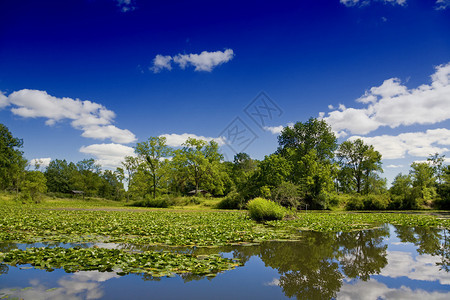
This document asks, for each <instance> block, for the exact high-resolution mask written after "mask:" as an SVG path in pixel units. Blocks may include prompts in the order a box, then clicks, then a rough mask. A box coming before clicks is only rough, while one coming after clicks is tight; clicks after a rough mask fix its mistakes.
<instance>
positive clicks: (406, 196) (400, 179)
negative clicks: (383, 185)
mask: <svg viewBox="0 0 450 300" xmlns="http://www.w3.org/2000/svg"><path fill="white" fill-rule="evenodd" d="M389 193H390V194H391V198H392V200H393V205H394V208H412V207H413V206H414V205H413V204H412V203H411V202H412V178H411V176H410V175H403V174H402V173H400V174H398V175H397V176H395V178H394V181H393V182H392V186H391V188H390V189H389Z"/></svg>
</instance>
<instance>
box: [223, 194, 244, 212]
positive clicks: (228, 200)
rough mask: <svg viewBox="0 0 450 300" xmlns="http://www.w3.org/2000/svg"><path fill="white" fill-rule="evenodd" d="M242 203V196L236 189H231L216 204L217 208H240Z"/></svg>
mask: <svg viewBox="0 0 450 300" xmlns="http://www.w3.org/2000/svg"><path fill="white" fill-rule="evenodd" d="M243 205H244V198H243V197H242V196H241V195H240V194H239V193H238V192H236V191H231V192H230V193H229V194H228V195H226V196H225V197H224V198H223V199H222V200H221V201H220V202H219V203H218V204H217V208H219V209H241V208H242V207H243Z"/></svg>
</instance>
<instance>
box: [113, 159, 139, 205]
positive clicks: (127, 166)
mask: <svg viewBox="0 0 450 300" xmlns="http://www.w3.org/2000/svg"><path fill="white" fill-rule="evenodd" d="M121 165H122V167H123V168H119V169H118V171H119V172H122V173H123V176H124V178H126V182H127V189H128V191H127V202H128V201H130V188H131V182H132V180H133V176H134V174H135V173H136V171H137V168H138V165H139V163H138V160H137V158H136V157H134V156H125V160H124V161H123V162H122V163H121ZM125 171H126V174H125Z"/></svg>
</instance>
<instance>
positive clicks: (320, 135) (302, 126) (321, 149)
mask: <svg viewBox="0 0 450 300" xmlns="http://www.w3.org/2000/svg"><path fill="white" fill-rule="evenodd" d="M278 144H279V147H278V150H277V153H279V154H280V155H281V156H283V157H284V158H286V159H287V160H288V161H289V162H290V163H291V164H292V172H291V174H290V180H291V181H292V183H294V184H296V185H299V186H300V187H301V190H302V192H303V193H304V195H305V197H306V200H307V201H308V202H310V204H312V205H314V206H316V207H322V208H324V207H326V206H327V194H328V193H329V192H331V191H332V190H333V179H334V178H335V173H336V166H335V163H334V162H333V158H334V152H335V150H336V148H337V139H336V136H335V135H334V133H333V131H332V130H331V127H330V126H329V125H328V124H327V123H326V122H325V121H324V120H317V119H314V118H311V119H309V120H308V121H307V122H305V123H302V122H297V123H296V124H295V125H293V126H292V127H289V126H288V127H285V128H284V129H283V130H282V132H281V135H280V136H279V137H278Z"/></svg>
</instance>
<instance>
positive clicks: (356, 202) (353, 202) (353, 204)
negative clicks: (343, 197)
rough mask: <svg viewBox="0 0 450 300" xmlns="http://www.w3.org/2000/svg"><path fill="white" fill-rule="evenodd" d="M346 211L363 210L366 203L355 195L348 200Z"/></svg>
mask: <svg viewBox="0 0 450 300" xmlns="http://www.w3.org/2000/svg"><path fill="white" fill-rule="evenodd" d="M345 209H346V210H363V209H364V202H363V200H362V198H361V197H360V196H358V195H353V196H352V197H350V199H348V202H347V204H346V205H345Z"/></svg>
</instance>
